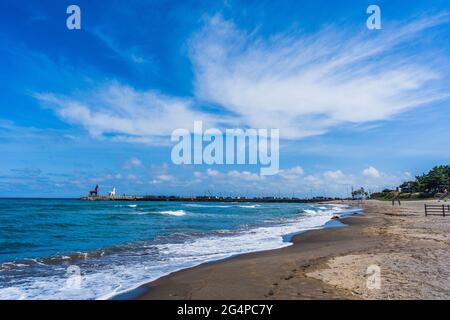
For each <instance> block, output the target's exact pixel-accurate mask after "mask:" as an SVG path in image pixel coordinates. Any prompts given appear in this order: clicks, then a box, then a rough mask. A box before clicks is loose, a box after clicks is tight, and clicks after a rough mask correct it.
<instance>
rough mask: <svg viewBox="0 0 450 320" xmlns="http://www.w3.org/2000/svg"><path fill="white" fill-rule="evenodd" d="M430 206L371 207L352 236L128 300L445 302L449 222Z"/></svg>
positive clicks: (162, 281) (322, 233)
mask: <svg viewBox="0 0 450 320" xmlns="http://www.w3.org/2000/svg"><path fill="white" fill-rule="evenodd" d="M426 202H428V203H429V202H430V201H408V202H403V203H402V206H401V207H398V206H395V207H392V205H391V203H390V202H384V201H373V200H370V201H367V202H366V203H365V204H364V212H363V214H358V215H356V216H350V217H346V218H343V219H341V222H343V223H345V224H346V225H348V226H347V227H345V228H323V229H315V230H309V231H305V232H303V233H301V234H298V235H296V236H294V237H293V238H292V242H293V244H292V245H291V246H287V247H283V248H280V249H274V250H268V251H261V252H253V253H247V254H242V255H238V256H235V257H230V258H228V259H225V260H221V261H215V262H208V263H204V264H201V265H198V266H196V267H192V268H188V269H183V270H180V271H177V272H174V273H171V274H169V275H166V276H163V277H161V278H159V279H157V280H155V281H152V282H149V283H147V284H145V285H144V286H141V287H139V290H141V291H140V294H138V295H136V296H135V297H129V298H135V299H139V300H147V299H149V300H165V299H182V300H185V299H186V300H189V299H200V300H210V299H224V300H229V299H242V300H244V299H246V300H254V299H261V300H264V299H420V298H422V299H445V298H448V297H450V281H449V280H448V279H449V275H450V272H449V271H445V270H446V266H448V264H449V263H450V250H449V248H450V236H449V235H448V234H449V231H450V218H449V217H447V218H445V217H439V216H435V217H425V216H424V213H423V204H424V203H426ZM346 204H352V203H349V202H347V203H346ZM353 204H354V203H353ZM373 265H375V266H379V267H380V269H381V287H380V289H376V290H374V289H373V288H369V287H368V286H367V285H366V283H367V277H368V275H367V270H368V267H370V266H373ZM443 270H444V271H443ZM144 290H145V292H144Z"/></svg>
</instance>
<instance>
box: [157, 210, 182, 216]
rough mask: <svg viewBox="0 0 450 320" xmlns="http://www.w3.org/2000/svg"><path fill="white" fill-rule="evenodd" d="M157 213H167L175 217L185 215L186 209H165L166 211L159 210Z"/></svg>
mask: <svg viewBox="0 0 450 320" xmlns="http://www.w3.org/2000/svg"><path fill="white" fill-rule="evenodd" d="M159 213H161V214H167V215H170V216H176V217H181V216H184V215H186V211H184V210H167V211H159Z"/></svg>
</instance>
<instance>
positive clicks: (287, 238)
mask: <svg viewBox="0 0 450 320" xmlns="http://www.w3.org/2000/svg"><path fill="white" fill-rule="evenodd" d="M323 204H330V203H323ZM333 204H335V205H338V204H337V203H333ZM355 208H358V207H357V206H356V205H352V210H354V211H350V212H349V213H345V212H343V213H344V217H342V218H341V219H339V220H333V219H330V220H329V221H327V222H326V223H325V224H323V225H321V226H318V227H315V228H313V229H310V230H302V231H298V232H293V233H289V234H285V235H283V236H282V239H283V242H284V243H290V244H289V245H287V246H284V247H279V248H274V249H264V250H260V251H252V252H246V253H236V254H233V255H231V256H229V257H225V258H221V259H218V260H211V261H205V262H201V263H199V264H198V265H194V266H191V267H186V268H182V269H179V270H175V271H172V272H170V273H168V274H166V275H163V276H161V277H159V278H157V279H154V280H151V281H146V282H144V283H142V284H140V285H138V286H137V287H136V288H134V289H130V290H127V291H124V292H121V293H118V294H115V295H113V296H110V297H108V298H106V299H107V300H140V299H142V298H143V297H145V296H146V295H147V294H148V293H149V284H151V283H153V282H155V281H158V280H160V279H162V278H165V277H168V276H171V275H172V274H176V273H179V272H185V271H188V270H191V269H195V268H199V267H202V266H203V265H214V264H218V263H222V262H226V261H228V260H232V259H237V258H239V257H241V256H247V255H251V254H258V253H264V252H270V251H276V250H281V249H283V248H288V247H290V246H292V245H294V242H295V241H296V240H294V239H295V238H296V237H298V236H300V235H302V234H304V233H307V232H311V231H317V230H325V229H332V228H344V227H347V226H348V225H347V224H345V223H344V222H345V221H344V220H345V219H347V218H350V217H351V216H357V215H361V214H362V210H355Z"/></svg>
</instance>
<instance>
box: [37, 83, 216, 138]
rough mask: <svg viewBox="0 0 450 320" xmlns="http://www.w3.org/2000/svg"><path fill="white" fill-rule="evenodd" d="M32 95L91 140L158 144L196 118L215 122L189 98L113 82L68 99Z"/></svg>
mask: <svg viewBox="0 0 450 320" xmlns="http://www.w3.org/2000/svg"><path fill="white" fill-rule="evenodd" d="M34 96H35V98H37V99H38V100H39V101H40V102H41V103H42V104H43V105H44V106H46V107H49V108H51V109H53V110H54V111H55V113H56V114H57V115H58V116H59V117H60V118H61V119H62V120H64V121H66V122H69V123H71V124H75V125H80V126H82V127H84V128H85V129H86V130H87V131H88V132H89V133H90V134H91V135H92V136H94V137H98V138H111V139H113V140H118V141H130V142H144V143H151V144H158V143H161V139H160V138H162V137H167V136H168V135H170V133H171V132H172V131H173V130H174V129H177V128H190V127H191V126H192V125H193V123H194V121H195V120H197V119H203V120H204V121H205V123H215V122H216V120H215V118H214V117H213V116H212V115H209V114H206V113H201V112H198V111H196V110H195V109H194V108H193V103H192V100H190V99H183V98H176V97H170V96H166V95H163V94H160V93H158V92H156V91H138V90H135V89H133V88H131V87H129V86H125V85H121V84H119V83H117V82H112V83H108V84H107V85H104V86H102V87H99V88H96V89H94V90H93V91H90V92H82V93H80V94H75V95H73V96H70V97H67V96H61V95H57V94H54V93H38V94H35V95H34ZM164 141H165V142H167V139H165V140H164Z"/></svg>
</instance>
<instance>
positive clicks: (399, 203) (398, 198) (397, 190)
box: [392, 188, 402, 206]
mask: <svg viewBox="0 0 450 320" xmlns="http://www.w3.org/2000/svg"><path fill="white" fill-rule="evenodd" d="M400 193H401V190H399V188H397V189H396V190H395V192H394V197H393V198H392V205H393V206H394V205H395V200H397V202H398V205H399V206H401V205H402V203H401V202H400Z"/></svg>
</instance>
